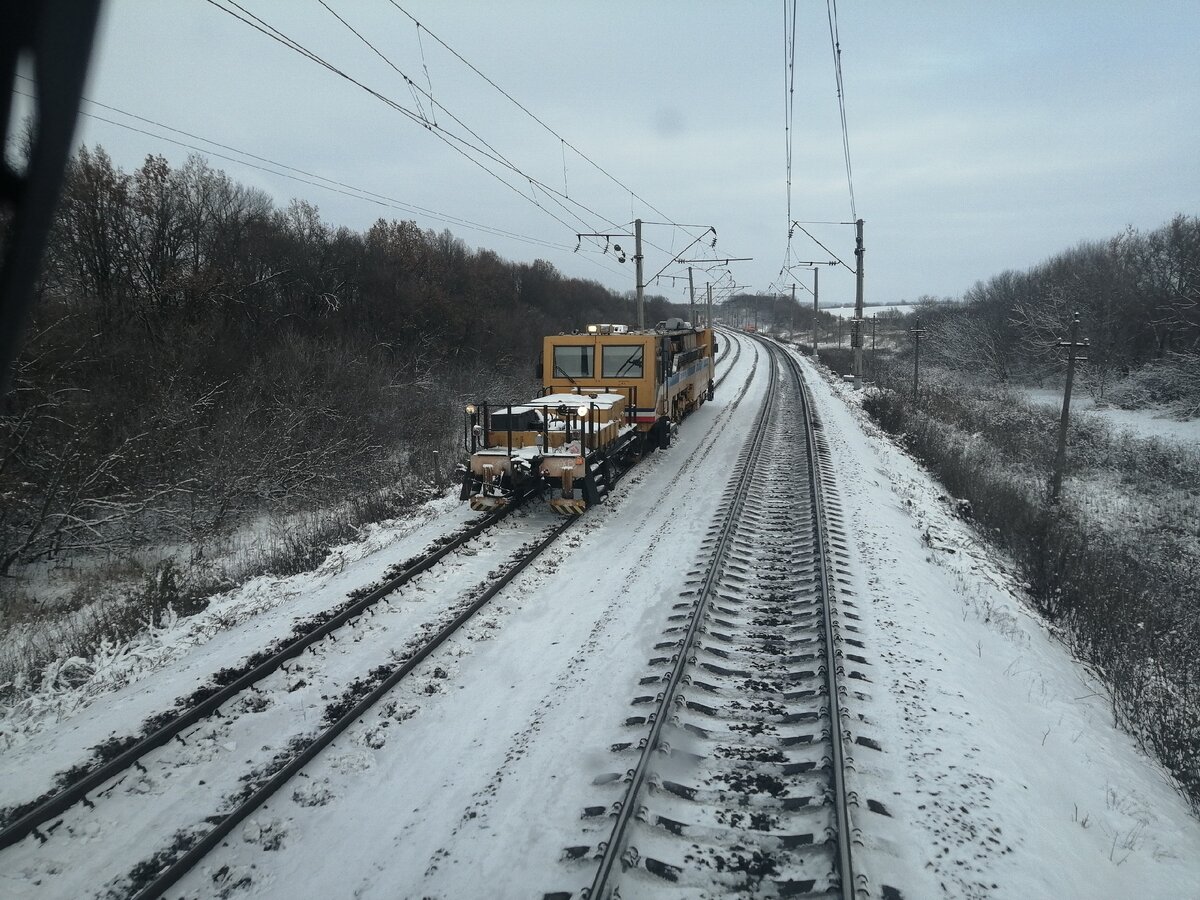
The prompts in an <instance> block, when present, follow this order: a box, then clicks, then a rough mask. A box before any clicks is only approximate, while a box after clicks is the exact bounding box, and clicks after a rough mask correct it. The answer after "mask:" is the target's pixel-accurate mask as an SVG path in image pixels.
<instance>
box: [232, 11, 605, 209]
mask: <svg viewBox="0 0 1200 900" xmlns="http://www.w3.org/2000/svg"><path fill="white" fill-rule="evenodd" d="M228 2H233V0H228ZM317 2H318V3H320V4H321V6H323V7H324V8H325V9H326V10H327V11H328V12H329V13H330V15H332V16H333V17H334V18H335V19H337V20H338V21H339V22H341V23H342V25H344V26H345V27H346V28H347V29H348V30H349V31H350V32H351V33H352V34H353V35H354V36H355V37H356V38H358V39H359V40H360V41H361V42H362V43H364V44H365V45H366V46H367V47H368V48H370V50H371V51H372V52H373V53H374V54H375V55H376V56H378V57H379V58H380V59H382V60H383V61H384V62H385V63H387V65H388V66H389V67H391V69H392V70H393V71H395V72H396V74H398V75H399V76H400V77H401V78H403V79H404V83H405V84H406V85H407V86H408V88H409V90H410V91H411V92H412V93H413V96H414V97H418V94H419V95H422V96H424V97H425V98H426V99H427V100H428V102H429V108H430V115H429V116H426V115H425V114H424V112H423V109H422V107H423V104H421V102H420V99H419V97H418V99H417V106H418V108H419V109H422V112H421V117H422V119H423V120H424V124H425V127H426V128H427V129H429V130H430V131H434V130H436V131H438V132H445V133H446V134H447V135H448V136H450V137H451V138H454V139H456V140H461V138H458V137H457V136H456V135H454V134H453V133H452V132H447V131H445V129H443V128H442V126H440V125H438V122H437V115H436V112H437V110H438V109H440V110H442V112H443V113H445V114H446V115H447V116H449V117H450V119H451V120H452V121H453V122H454V123H455V124H457V125H458V126H459V127H460V128H462V129H463V130H464V131H466V133H467V134H469V135H470V136H471V137H472V138H474V139H475V140H476V141H478V142H479V143H480V144H482V145H483V147H484V148H486V151H487V152H486V153H484V152H483V151H481V150H479V148H478V147H473V149H475V150H476V151H477V152H480V153H481V155H483V156H485V157H487V158H488V159H491V160H492V161H493V162H496V163H498V164H500V165H502V166H504V167H505V168H507V169H509V170H510V171H511V172H513V173H514V174H517V175H520V176H521V177H523V178H524V179H525V180H526V181H527V182H528V183H529V186H530V195H531V198H530V199H532V200H533V202H534V204H535V205H537V206H539V207H541V206H542V205H541V203H540V202H538V200H537V198H536V194H534V188H540V189H541V190H543V191H544V192H545V193H546V194H547V196H548V198H549V199H550V201H551V202H553V203H554V204H555V205H557V206H558V207H559V208H560V209H562V210H563V212H564V213H565V214H567V215H569V216H572V217H574V218H575V219H576V220H577V221H578V222H579V223H580V224H583V225H584V226H585V227H588V228H592V227H594V225H593V223H591V222H588V221H587V220H586V219H583V218H582V217H581V216H579V215H578V214H577V213H576V212H575V211H574V210H572V209H569V208H568V206H567V204H568V203H569V204H571V205H572V206H575V207H578V208H579V209H580V210H583V211H584V212H586V213H588V214H589V215H592V216H595V217H596V218H598V219H600V220H601V221H608V220H606V219H605V218H604V216H602V215H601V214H600V213H598V212H596V211H595V210H592V209H589V208H588V207H586V206H584V205H583V204H582V203H579V202H578V201H576V200H573V199H572V198H571V197H569V196H567V195H566V194H565V193H563V194H560V193H559V192H558V191H556V190H554V189H552V188H550V187H549V186H548V185H546V184H543V183H542V182H541V181H539V180H538V179H536V178H534V177H533V176H531V175H529V174H528V173H526V172H523V171H522V170H521V169H520V167H519V166H517V165H516V163H514V162H513V161H512V160H510V159H508V157H506V156H505V155H504V154H503V153H502V152H500V151H499V150H498V149H496V148H495V147H494V146H492V144H491V143H489V142H488V141H487V140H486V139H484V137H483V136H482V135H480V134H479V133H478V132H477V131H475V130H474V129H473V128H471V127H470V126H469V125H467V123H466V122H464V121H463V120H462V119H460V118H459V117H458V116H456V115H454V113H452V112H450V110H448V109H447V108H446V107H445V106H443V105H442V104H441V103H439V102H438V101H437V100H435V99H434V97H433V94H432V93H431V92H430V91H426V90H425V89H424V88H422V87H421V86H420V85H418V84H417V83H416V82H415V81H414V80H413V79H412V78H411V77H409V75H408V74H407V73H405V72H404V71H402V70H401V69H400V68H399V67H398V66H397V65H396V64H395V63H393V62H392V61H391V60H390V59H388V57H387V56H385V55H384V54H383V52H382V51H380V50H379V49H378V48H377V47H376V46H375V45H374V44H372V43H371V42H370V41H369V40H367V38H366V37H365V36H364V35H363V34H362V32H361V31H359V30H358V29H356V28H354V26H352V25H351V24H350V23H349V22H348V21H346V19H345V18H344V17H343V16H341V15H339V14H338V13H337V12H336V11H334V9H333V8H332V7H330V6H329V4H327V3H326V2H325V0H317ZM419 34H420V32H419V30H418V36H419ZM423 55H424V51H423V50H422V56H423ZM426 74H427V75H428V68H426ZM431 86H432V84H431ZM464 143H466V144H467V145H468V146H471V145H470V142H469V141H464ZM560 198H561V199H560ZM563 201H566V202H563ZM542 208H544V207H542ZM609 224H610V225H611V224H613V223H612V222H609Z"/></svg>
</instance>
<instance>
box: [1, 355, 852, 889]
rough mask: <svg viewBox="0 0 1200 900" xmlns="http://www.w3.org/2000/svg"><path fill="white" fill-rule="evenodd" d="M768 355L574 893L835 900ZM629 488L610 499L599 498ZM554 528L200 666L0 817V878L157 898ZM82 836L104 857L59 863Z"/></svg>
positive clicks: (358, 595)
mask: <svg viewBox="0 0 1200 900" xmlns="http://www.w3.org/2000/svg"><path fill="white" fill-rule="evenodd" d="M724 343H725V347H724V348H722V350H724V352H722V355H721V360H722V364H724V368H725V372H724V373H722V376H721V379H720V382H724V380H726V378H727V376H728V374H730V373H731V372H732V371H733V370H734V368H737V366H738V362H739V360H740V358H742V354H743V352H744V350H745V349H749V350H750V353H751V354H752V356H754V358H755V359H754V361H752V364H751V365H750V366H749V367H746V366H743V368H748V374H745V377H744V378H739V379H737V380H738V383H737V384H734V385H733V388H732V389H728V388H726V396H727V397H728V400H727V401H726V402H725V403H724V404H722V406H721V407H720V408H719V409H718V410H716V412H715V414H714V415H712V416H709V418H708V424H707V427H706V428H703V431H702V432H701V433H698V434H697V437H696V440H695V442H692V444H691V445H692V449H691V451H690V454H689V455H688V456H686V457H685V458H684V460H682V461H680V463H679V464H678V467H677V468H674V469H672V473H671V476H670V478H668V479H667V480H666V481H664V482H662V485H661V486H662V490H664V492H665V494H664V496H671V494H677V496H686V494H688V492H689V490H690V488H689V484H690V480H691V479H694V478H695V476H696V475H697V473H700V472H701V470H702V469H703V468H704V461H706V460H707V458H708V456H709V455H710V454H713V452H714V451H715V450H716V449H718V448H719V446H720V445H721V444H727V442H728V436H730V431H728V430H727V426H728V425H730V422H731V419H732V416H734V414H736V412H737V410H738V408H739V407H740V406H742V404H743V401H744V400H745V398H746V397H748V396H749V395H750V392H751V391H750V388H751V383H752V382H754V380H755V377H756V370H757V367H758V366H757V358H758V356H760V354H761V353H763V346H761V344H754V343H749V342H745V341H740V340H733V338H731V337H730V336H726V338H725V341H724ZM769 353H772V354H776V358H775V359H774V361H773V362H772V364H770V366H769V368H770V382H772V389H770V396H769V400H768V402H767V403H766V404H764V407H763V410H762V412H761V413H760V414H758V419H757V421H756V424H755V427H754V430H752V431H754V437H752V439H751V440H750V442H748V444H746V449H745V451H744V452H743V456H742V461H740V462H739V464H738V466H737V467H736V472H734V473H733V476H732V479H731V481H730V487H728V490H727V491H726V493H725V496H724V497H722V499H721V502H720V506H719V511H718V517H716V522H715V523H714V524H713V526H712V530H710V533H709V534H708V535H707V538H706V540H704V545H703V556H704V558H706V560H707V562H704V563H703V565H701V566H698V568H697V569H696V570H695V571H694V572H692V575H691V576H689V582H688V584H686V586H685V588H684V590H683V593H682V594H680V596H679V598H678V600H677V602H676V604H674V608H673V610H672V612H671V614H670V620H668V622H667V623H666V624H665V626H664V634H662V640H661V641H660V642H659V647H658V650H656V655H655V658H654V659H653V660H650V664H649V670H648V673H647V674H646V676H644V677H643V678H642V689H641V690H640V692H638V696H637V697H635V698H634V706H635V707H636V713H637V714H636V715H632V716H630V718H629V719H628V720H626V721H625V724H624V725H623V726H622V727H623V728H624V730H625V731H629V732H631V734H630V739H629V740H625V742H618V744H617V745H614V748H613V750H614V752H616V754H617V757H618V758H619V760H620V761H622V763H623V766H626V768H628V772H626V773H616V774H614V776H613V778H606V779H601V781H604V782H605V784H602V785H596V787H595V791H596V792H598V794H602V797H601V798H600V799H601V800H602V803H600V804H599V805H595V806H589V808H588V810H586V817H584V820H583V823H584V838H586V839H588V840H594V845H584V844H582V842H580V844H577V845H572V847H570V848H569V850H568V851H566V853H565V856H564V859H565V860H566V864H568V866H570V868H571V871H572V872H575V874H576V875H577V874H578V868H580V866H584V868H586V866H588V865H594V868H595V871H594V874H593V876H592V877H590V878H589V881H590V884H589V886H586V887H582V888H581V890H580V894H581V895H586V896H593V898H599V896H618V895H619V894H620V888H622V886H625V884H629V886H630V887H628V888H626V895H630V893H628V892H632V894H638V895H640V893H641V892H642V889H647V890H648V889H649V888H650V886H652V884H653V892H652V893H654V892H664V893H662V895H686V896H691V895H695V889H696V888H697V886H701V884H708V886H713V884H716V886H719V887H720V890H721V892H726V890H728V892H731V893H738V892H743V893H748V894H754V893H756V892H760V890H762V889H764V888H769V890H770V892H774V893H784V894H805V895H814V896H826V895H828V896H851V895H852V894H851V893H847V892H848V889H850V886H852V884H853V883H854V880H853V876H852V875H851V872H852V858H851V856H850V844H848V838H850V835H851V834H852V829H851V826H850V821H848V811H847V804H846V800H845V796H846V791H845V787H844V785H841V784H840V772H841V769H842V767H844V764H845V761H844V760H842V758H841V757H842V754H844V751H842V749H841V746H840V743H839V738H840V733H841V728H840V727H839V722H840V721H841V716H842V715H844V712H842V710H841V709H840V707H839V697H840V691H841V690H842V689H841V688H840V686H838V684H836V682H835V680H830V679H832V678H833V676H834V674H835V673H836V672H838V670H839V662H838V660H836V653H838V650H836V648H838V634H836V632H838V622H836V619H835V618H833V619H829V618H828V617H827V613H834V614H835V612H836V607H835V605H834V604H832V602H829V600H828V598H829V596H830V590H829V583H828V582H829V572H830V565H829V560H828V557H827V551H826V550H824V546H826V545H824V542H823V540H822V535H823V533H824V524H823V522H824V517H823V514H822V512H821V511H820V510H821V492H822V485H821V475H820V462H818V460H820V449H818V448H817V445H816V443H815V439H814V437H812V430H811V428H809V427H808V425H806V424H808V420H809V419H810V414H809V413H808V412H806V407H805V406H804V396H803V394H804V389H803V384H802V383H800V380H799V376H798V372H796V371H791V370H788V367H787V364H786V361H785V359H786V358H785V356H782V355H781V354H779V353H778V350H775V349H770V350H769ZM720 382H719V383H720ZM797 410H802V412H797ZM689 427H694V426H689ZM694 433H695V432H694ZM646 469H647V467H646V466H640V467H636V468H635V469H632V470H631V472H630V473H629V475H628V478H629V480H630V481H631V482H634V484H637V482H638V481H641V480H643V479H644V478H647V472H646ZM798 473H803V478H797V474H798ZM664 474H665V473H664ZM637 493H638V492H636V491H629V492H618V493H617V494H614V496H613V497H611V498H610V504H608V505H612V506H616V508H619V506H620V505H622V504H624V503H626V500H628V498H629V497H630V496H634V497H636V496H637ZM600 512H605V511H598V514H596V515H594V516H593V517H586V518H584V520H583V522H584V526H583V528H584V530H587V529H592V528H596V527H600V528H602V527H604V526H602V522H604V516H602V515H600ZM607 512H612V510H608V511H607ZM575 522H576V520H565V521H560V520H553V522H548V521H546V518H545V517H540V516H538V515H527V514H526V512H523V511H518V515H516V516H512V517H510V518H508V520H505V517H504V515H497V516H487V517H484V518H481V520H480V521H478V522H475V523H473V524H472V526H470V527H468V528H464V529H463V530H462V532H461V533H458V534H456V535H454V536H452V539H446V540H445V541H443V542H442V544H440V545H439V546H437V547H436V548H432V550H431V551H430V552H428V553H425V554H422V556H421V557H420V558H414V559H410V560H408V562H407V563H406V564H403V565H402V566H400V568H398V569H397V570H395V571H391V572H389V574H388V576H386V577H385V578H384V580H382V582H380V583H377V584H372V586H368V587H365V588H362V589H360V590H356V592H353V595H352V596H349V598H347V600H346V601H344V602H343V604H342V605H341V606H340V607H338V608H336V610H331V611H329V612H328V613H326V614H323V616H320V617H317V618H316V619H313V620H311V622H308V623H306V624H305V625H304V626H302V628H298V629H296V632H295V634H294V635H293V636H292V637H290V638H288V640H287V641H282V642H278V643H277V644H276V646H272V647H270V648H268V649H265V650H263V652H262V653H258V654H254V655H253V656H251V658H248V659H247V660H245V661H244V664H242V665H240V666H239V667H236V668H235V670H224V671H222V672H221V673H218V674H217V676H215V677H214V679H212V682H211V683H210V685H209V686H208V688H206V689H204V690H202V691H199V692H198V694H197V695H194V696H192V697H190V698H187V701H186V702H182V703H181V704H180V707H179V708H176V709H174V710H170V712H168V713H163V714H162V715H160V716H156V718H155V719H154V720H152V721H150V722H148V726H146V728H145V733H144V734H143V736H139V737H137V738H134V737H128V738H114V739H113V740H110V742H109V743H108V745H107V746H106V748H104V754H103V757H104V758H94V760H90V761H86V762H85V763H82V764H80V766H78V767H77V768H76V769H74V770H73V772H72V773H68V775H67V776H65V778H64V784H62V785H60V787H61V790H58V791H54V792H50V793H47V794H43V796H42V797H40V798H36V799H34V800H30V802H29V803H25V804H23V805H22V806H20V808H17V809H10V810H7V811H6V814H7V815H6V816H5V826H4V829H2V830H0V847H4V850H2V851H0V865H4V866H5V868H7V869H10V870H11V871H24V872H26V874H28V872H34V877H31V878H30V881H31V883H35V884H37V886H38V888H41V890H40V892H38V893H37V894H36V895H38V896H88V895H91V896H104V898H119V896H120V898H127V896H136V898H146V899H148V898H156V896H161V895H163V893H164V892H166V890H168V888H170V887H172V886H173V884H175V883H176V882H179V881H180V880H181V878H184V877H185V876H187V874H188V871H191V870H193V869H196V868H197V866H198V865H199V864H200V862H202V860H204V859H205V857H206V854H209V853H210V851H212V850H214V848H216V847H220V846H223V845H226V842H227V839H228V836H229V834H230V833H232V832H233V830H234V829H235V828H236V827H238V826H239V824H240V823H242V822H246V821H247V818H248V817H251V816H252V815H253V814H254V811H256V810H258V809H260V808H262V806H263V805H264V804H266V803H268V802H269V800H270V798H271V797H272V796H274V794H276V793H277V792H280V791H281V790H282V788H283V787H284V786H289V785H290V786H293V798H294V799H295V798H298V797H302V796H304V794H305V787H304V781H302V779H304V778H306V775H305V768H306V767H310V766H311V763H312V762H313V760H316V758H317V757H318V756H319V755H320V754H322V751H323V750H325V749H326V748H329V746H330V744H332V743H334V742H335V740H336V739H337V738H338V736H341V734H342V733H343V732H346V730H347V728H349V727H352V726H354V724H355V722H358V724H359V730H361V728H362V725H361V724H362V722H364V721H366V720H367V719H370V718H371V716H370V715H368V710H372V708H373V707H378V706H382V707H383V708H391V707H395V706H396V701H395V700H391V701H386V698H388V697H389V695H391V696H392V697H395V694H394V691H395V689H396V686H397V685H398V684H401V683H402V682H403V680H404V679H412V678H413V676H414V673H416V674H418V676H419V677H422V678H424V677H428V673H430V672H431V671H432V672H433V676H432V677H433V678H437V677H438V673H439V672H442V668H440V666H437V665H436V662H437V660H438V654H439V653H445V649H444V648H443V649H439V648H442V647H443V644H444V643H446V642H451V643H452V642H454V641H455V640H460V641H461V640H462V637H461V635H462V634H467V635H468V640H474V638H469V635H470V632H472V629H476V630H478V629H479V625H478V614H479V613H480V611H481V610H484V608H485V607H486V606H487V604H488V601H490V600H491V599H492V598H494V596H497V595H498V594H500V593H502V592H503V590H504V589H505V587H506V586H509V584H510V582H512V581H514V580H515V578H517V577H518V576H520V574H521V572H522V571H524V570H526V569H528V568H529V566H533V568H534V570H538V569H539V568H540V566H541V568H545V569H546V570H548V571H553V568H554V565H556V563H554V562H552V560H553V557H554V554H548V556H547V554H546V551H547V550H548V548H551V547H553V546H557V542H558V541H559V538H560V536H562V535H563V534H564V533H565V532H566V530H568V529H569V528H570V527H571V526H572V524H574V523H575ZM577 544H578V538H576V539H572V540H571V541H568V545H570V546H569V547H568V548H564V550H563V551H562V552H563V553H569V552H570V547H571V546H577ZM649 552H650V551H647V553H648V554H649ZM462 554H468V556H469V557H470V564H469V565H463V564H462V560H463V556H462ZM547 558H548V559H551V562H542V563H539V562H538V560H539V559H542V560H546V559H547ZM481 571H487V577H486V578H484V580H482V581H481V580H480V572H481ZM535 577H536V576H535ZM630 577H631V578H634V576H632V575H631V576H630ZM630 583H631V586H632V584H636V580H632V581H631V582H630ZM434 600H436V601H434ZM485 624H486V623H485ZM487 626H491V625H487ZM822 632H823V634H822ZM455 635H460V637H452V636H455ZM480 640H484V638H480ZM448 667H449V666H448ZM421 673H424V674H421ZM443 677H444V676H443ZM278 697H287V698H288V700H287V702H286V703H281V702H278V700H274V698H278ZM385 701H386V702H385ZM298 710H300V714H299V716H298ZM305 710H317V712H319V715H318V716H317V719H318V721H316V722H306V721H305V720H306V719H307V715H308V713H307V712H305ZM395 712H396V710H391V713H389V715H391V714H392V713H395ZM401 712H403V710H401ZM407 714H408V713H404V714H403V715H401V714H396V715H394V718H395V719H396V721H402V720H403V718H404V715H407ZM271 716H274V719H271V721H272V722H274V724H275V725H272V727H271V730H270V732H271V733H272V734H277V738H276V739H274V740H272V742H271V744H269V745H263V746H260V748H253V746H250V744H252V743H253V738H252V737H251V736H253V734H260V733H262V732H263V721H262V720H263V719H270V718H271ZM298 719H299V721H298ZM384 719H386V716H384ZM252 722H257V725H253V727H252V726H251V724H252ZM388 724H389V722H388V721H386V720H385V721H383V726H386V725H388ZM640 732H641V734H640V736H638V733H640ZM367 740H368V742H370V733H368V734H367ZM298 779H300V781H299V784H301V787H299V788H295V785H296V784H298ZM617 794H619V796H617ZM301 805H304V804H301ZM134 822H136V823H137V832H138V834H139V835H140V836H139V838H138V839H137V840H136V841H130V840H128V838H127V835H124V834H122V832H124V830H126V829H125V828H122V823H134ZM250 822H251V824H253V822H254V820H252V818H251V820H250ZM82 844H86V845H89V846H88V848H86V854H88V857H89V859H91V860H102V864H101V863H100V862H97V863H96V864H95V865H91V864H89V865H88V866H78V865H67V864H64V863H62V862H61V860H62V859H66V858H70V852H71V851H73V848H74V847H77V846H79V845H82ZM264 846H265V847H266V848H270V842H269V841H266V842H265V844H264ZM434 869H436V866H431V869H430V871H432V870H434ZM223 870H224V866H222V868H221V869H220V870H218V871H223ZM427 874H428V872H427ZM643 878H644V880H648V881H646V883H644V884H640V886H638V887H635V886H634V884H636V882H637V880H643ZM839 892H841V893H839ZM548 895H551V896H560V895H562V894H554V893H550V894H548ZM655 895H656V894H655Z"/></svg>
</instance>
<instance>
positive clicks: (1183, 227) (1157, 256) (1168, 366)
mask: <svg viewBox="0 0 1200 900" xmlns="http://www.w3.org/2000/svg"><path fill="white" fill-rule="evenodd" d="M935 299H936V298H928V297H925V298H921V300H920V301H918V303H919V309H918V310H917V311H916V314H917V315H919V316H920V317H921V324H922V326H923V327H925V328H926V329H927V330H928V333H927V341H926V342H923V345H922V347H923V349H924V348H925V347H928V349H929V352H930V354H931V356H930V359H931V361H935V362H940V363H941V364H943V365H945V366H947V367H949V368H952V369H957V370H971V371H978V372H984V373H986V374H988V375H990V376H991V377H992V378H993V379H995V380H996V381H1000V382H1007V381H1009V380H1010V379H1011V380H1031V379H1032V380H1038V379H1041V378H1043V377H1045V376H1047V375H1048V374H1051V373H1054V372H1057V371H1061V368H1062V359H1063V356H1062V351H1061V350H1060V348H1059V346H1058V342H1059V341H1060V340H1066V339H1067V337H1068V332H1069V330H1070V324H1071V320H1072V318H1073V316H1074V314H1075V313H1076V312H1078V313H1079V317H1080V323H1081V331H1080V339H1086V340H1088V341H1089V343H1090V347H1089V348H1088V351H1087V357H1088V363H1087V369H1086V378H1087V380H1088V383H1089V386H1090V387H1091V388H1092V389H1093V390H1094V391H1095V392H1096V393H1098V394H1099V395H1101V396H1103V395H1105V394H1107V393H1108V392H1109V390H1110V389H1111V388H1113V387H1114V386H1116V385H1117V383H1118V382H1120V381H1122V379H1126V378H1127V377H1128V376H1134V380H1133V382H1132V384H1135V385H1138V386H1140V387H1143V388H1145V389H1146V394H1147V396H1145V399H1149V400H1157V401H1159V402H1167V403H1171V402H1175V403H1177V404H1179V405H1180V407H1181V411H1183V412H1188V411H1189V410H1190V411H1191V412H1192V413H1193V414H1194V413H1195V412H1196V411H1200V218H1197V217H1195V216H1187V215H1177V216H1175V218H1173V219H1172V220H1171V221H1170V222H1169V223H1167V224H1166V225H1164V226H1162V227H1160V228H1157V229H1155V230H1153V231H1150V232H1148V233H1142V232H1139V231H1137V230H1135V229H1132V228H1130V229H1127V230H1126V231H1125V232H1123V233H1122V234H1119V235H1117V236H1115V237H1113V238H1111V239H1110V240H1107V241H1099V242H1087V243H1082V244H1080V245H1078V246H1077V247H1075V248H1074V249H1072V250H1068V251H1066V252H1063V253H1059V254H1057V255H1055V256H1054V257H1052V258H1050V259H1048V260H1047V261H1045V262H1043V263H1042V264H1040V265H1038V266H1035V267H1033V268H1031V269H1029V270H1027V271H1024V272H1016V271H1006V272H1002V273H1001V274H999V275H996V276H994V277H992V278H989V279H988V280H986V281H981V282H979V283H977V284H976V285H975V286H974V287H972V288H971V289H970V290H969V291H967V292H966V293H965V294H964V295H963V296H962V297H961V298H960V299H959V300H957V301H953V302H933V301H934V300H935ZM1120 393H1121V392H1120V391H1118V394H1120Z"/></svg>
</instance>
